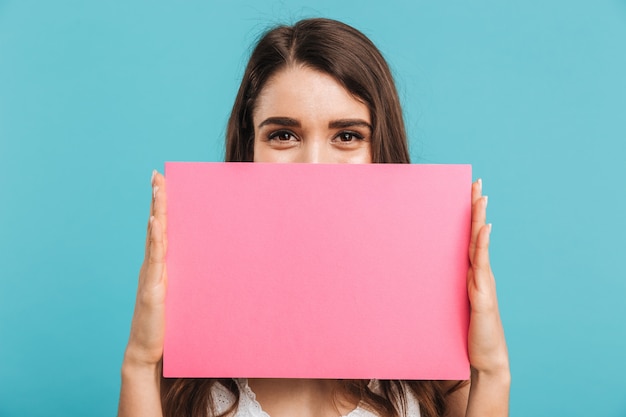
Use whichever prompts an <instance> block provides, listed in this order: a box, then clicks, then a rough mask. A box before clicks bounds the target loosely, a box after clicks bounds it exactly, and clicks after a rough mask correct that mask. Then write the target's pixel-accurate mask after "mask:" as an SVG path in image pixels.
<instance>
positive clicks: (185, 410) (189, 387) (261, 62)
mask: <svg viewBox="0 0 626 417" xmlns="http://www.w3.org/2000/svg"><path fill="white" fill-rule="evenodd" d="M289 65H304V66H307V67H309V68H312V69H315V70H318V71H321V72H324V73H326V74H329V75H330V76H332V77H333V78H334V79H336V80H337V82H339V83H340V84H341V85H342V86H343V87H344V88H345V89H346V90H347V91H349V92H350V93H351V94H352V95H353V96H354V97H356V98H357V99H359V100H361V101H363V102H364V103H365V104H366V105H367V106H368V108H369V111H370V117H371V122H372V140H371V146H372V149H371V150H372V162H374V163H409V162H410V160H409V152H408V146H407V137H406V131H405V128H404V121H403V118H402V108H401V106H400V100H399V99H398V93H397V91H396V87H395V83H394V80H393V77H392V75H391V71H390V70H389V67H388V65H387V63H386V61H385V59H384V58H383V56H382V54H381V53H380V51H379V50H378V49H377V48H376V46H375V45H374V44H373V43H372V42H371V41H370V40H369V39H368V38H367V37H366V36H365V35H363V34H362V33H361V32H359V31H358V30H356V29H354V28H352V27H350V26H348V25H346V24H344V23H341V22H338V21H335V20H329V19H307V20H302V21H299V22H297V23H296V24H295V25H293V26H279V27H276V28H274V29H272V30H270V31H269V32H267V33H265V34H264V35H263V36H262V37H261V39H260V40H259V41H258V43H257V45H256V47H255V49H254V51H253V52H252V55H251V57H250V60H249V62H248V65H247V67H246V70H245V73H244V75H243V80H242V82H241V86H240V87H239V91H238V93H237V97H236V99H235V103H234V105H233V109H232V112H231V115H230V119H229V120H228V127H227V132H226V157H225V160H226V161H227V162H245V161H252V160H253V156H254V155H253V152H254V146H253V145H254V126H253V123H252V115H253V113H254V109H255V104H256V100H257V97H258V96H259V94H260V92H261V90H262V89H263V87H264V86H265V84H266V82H267V81H268V80H269V79H270V78H271V77H272V76H273V75H274V74H276V73H277V71H280V70H281V69H284V68H285V67H287V66H289ZM218 382H219V383H221V384H222V385H223V386H224V387H226V388H227V389H228V390H229V391H231V392H232V393H233V395H234V396H235V399H236V401H235V404H234V405H233V407H232V409H231V410H228V411H227V412H226V413H224V414H223V415H227V414H228V413H229V412H232V411H233V410H234V409H235V408H236V404H237V402H238V399H239V395H240V392H239V389H238V386H237V384H236V383H235V381H233V380H232V379H219V380H218V379H165V378H163V379H162V380H161V399H162V405H163V413H164V416H165V417H175V416H176V417H183V416H185V417H187V416H190V417H191V416H193V417H201V416H213V415H214V414H215V412H214V410H215V404H213V402H212V397H211V388H212V387H213V386H214V385H215V384H216V383H218ZM368 382H369V381H364V380H346V381H343V384H342V391H344V393H345V394H346V395H348V396H350V397H352V398H357V399H359V400H361V401H363V404H365V405H366V406H367V407H368V408H370V409H371V410H372V411H373V412H375V413H376V414H378V415H380V416H384V417H397V416H403V415H405V413H404V410H405V405H406V398H407V396H406V395H407V392H406V390H411V392H412V394H413V395H414V396H415V397H416V398H417V399H418V401H419V404H420V411H421V414H422V416H423V417H439V416H443V415H444V413H445V412H446V397H447V395H448V394H449V393H450V392H452V391H454V390H456V389H458V388H459V387H460V386H461V383H457V384H455V385H453V386H452V388H451V389H448V388H446V386H447V385H445V383H444V382H440V381H380V383H379V390H377V392H373V391H372V390H371V389H370V388H369V386H368ZM211 410H213V411H211Z"/></svg>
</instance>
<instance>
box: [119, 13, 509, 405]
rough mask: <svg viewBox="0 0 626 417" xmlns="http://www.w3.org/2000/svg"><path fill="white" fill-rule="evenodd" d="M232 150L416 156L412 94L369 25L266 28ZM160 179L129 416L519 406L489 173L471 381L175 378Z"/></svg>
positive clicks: (477, 209)
mask: <svg viewBox="0 0 626 417" xmlns="http://www.w3.org/2000/svg"><path fill="white" fill-rule="evenodd" d="M226 161H231V162H236V161H255V162H308V163H409V155H408V151H407V139H406V133H405V130H404V123H403V120H402V111H401V108H400V103H399V100H398V96H397V93H396V88H395V85H394V82H393V78H392V76H391V73H390V71H389V68H388V66H387V64H386V62H385V60H384V59H383V57H382V56H381V54H380V52H379V51H378V50H377V49H376V47H375V46H374V45H373V44H372V43H371V41H370V40H369V39H368V38H367V37H365V36H364V35H363V34H362V33H360V32H359V31H357V30H355V29H354V28H352V27H349V26H347V25H345V24H343V23H340V22H337V21H332V20H327V19H310V20H304V21H300V22H298V23H297V24H295V25H294V26H292V27H286V26H283V27H278V28H276V29H274V30H271V31H270V32H268V33H266V34H265V36H263V38H262V39H261V40H260V41H259V43H258V44H257V46H256V48H255V50H254V51H253V53H252V56H251V58H250V61H249V63H248V66H247V68H246V71H245V74H244V76H243V81H242V83H241V86H240V89H239V92H238V94H237V97H236V99H235V104H234V107H233V111H232V114H231V117H230V120H229V122H228V131H227V146H226ZM152 186H153V193H152V195H153V198H152V202H151V206H150V220H149V223H148V231H147V236H148V237H147V240H146V248H145V249H146V252H145V259H144V263H143V266H142V267H141V271H140V274H139V286H138V290H137V300H136V305H135V313H134V316H133V322H132V328H131V334H130V338H129V341H128V346H127V348H126V353H125V356H124V362H123V365H122V388H121V394H120V404H119V416H163V415H164V416H168V417H169V416H221V415H223V416H238V417H241V416H249V417H261V416H262V417H267V416H268V415H269V416H271V417H286V416H301V417H313V416H316V417H338V416H349V417H365V416H367V417H372V416H385V417H386V416H390V417H391V416H394V417H396V416H398V417H400V416H411V417H413V416H418V415H421V416H424V417H435V416H444V415H445V416H481V417H485V416H506V415H508V397H509V386H510V372H509V360H508V353H507V348H506V342H505V338H504V331H503V329H502V324H501V321H500V315H499V312H498V305H497V298H496V290H495V281H494V277H493V274H492V272H491V268H490V264H489V254H488V245H489V234H490V231H491V226H490V225H487V224H486V223H485V217H486V207H487V197H483V196H482V190H481V182H480V180H478V181H477V182H475V183H474V184H473V185H472V225H471V227H472V230H471V243H470V247H469V258H470V263H471V266H470V268H469V271H468V274H467V288H468V295H469V299H470V304H471V318H470V328H469V336H468V337H469V341H468V348H469V357H470V363H471V380H470V381H376V380H374V381H361V380H307V379H298V380H289V379H278V380H277V379H274V380H272V379H255V380H245V379H238V380H231V379H228V380H213V379H178V380H167V379H163V378H162V377H161V368H160V363H161V358H162V355H163V338H164V300H165V292H166V286H167V270H166V267H165V264H164V257H165V252H166V249H167V235H166V230H167V216H166V212H167V210H166V194H165V193H166V182H165V178H164V177H163V176H162V175H161V174H159V173H156V172H155V173H153V177H152ZM363 327H364V328H365V329H366V328H367V323H366V322H364V323H363Z"/></svg>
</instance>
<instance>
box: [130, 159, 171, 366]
mask: <svg viewBox="0 0 626 417" xmlns="http://www.w3.org/2000/svg"><path fill="white" fill-rule="evenodd" d="M166 204H167V203H166V199H165V178H164V177H163V175H161V174H159V173H157V172H156V171H155V172H154V174H153V177H152V202H151V204H150V218H149V220H148V230H147V236H146V248H145V255H144V260H143V264H142V265H141V269H140V270H139V285H138V287H137V299H136V300H135V312H134V314H133V321H132V325H131V330H130V338H129V339H128V346H127V348H126V354H125V358H124V361H125V362H127V363H132V364H134V365H147V366H156V365H157V364H158V363H159V361H160V360H161V358H162V356H163V340H164V337H165V289H166V286H167V270H166V268H165V251H166V248H167V238H166V233H165V230H166V227H167V207H166Z"/></svg>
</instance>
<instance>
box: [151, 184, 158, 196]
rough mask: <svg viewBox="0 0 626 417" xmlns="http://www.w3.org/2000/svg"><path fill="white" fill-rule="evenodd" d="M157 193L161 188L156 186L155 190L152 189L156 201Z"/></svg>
mask: <svg viewBox="0 0 626 417" xmlns="http://www.w3.org/2000/svg"><path fill="white" fill-rule="evenodd" d="M157 191H159V186H158V185H155V186H154V188H152V198H154V199H156V193H157Z"/></svg>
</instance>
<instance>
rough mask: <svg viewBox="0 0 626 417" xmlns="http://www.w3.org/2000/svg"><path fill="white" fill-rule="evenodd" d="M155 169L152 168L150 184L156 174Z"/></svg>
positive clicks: (152, 182)
mask: <svg viewBox="0 0 626 417" xmlns="http://www.w3.org/2000/svg"><path fill="white" fill-rule="evenodd" d="M156 173H157V170H156V169H153V170H152V177H150V184H154V176H155V175H156Z"/></svg>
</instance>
